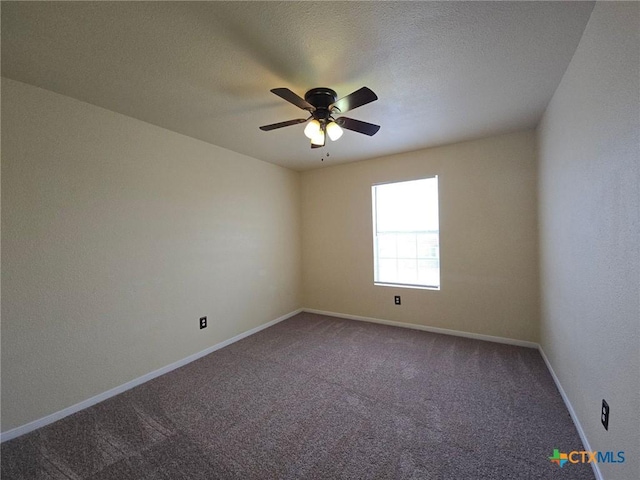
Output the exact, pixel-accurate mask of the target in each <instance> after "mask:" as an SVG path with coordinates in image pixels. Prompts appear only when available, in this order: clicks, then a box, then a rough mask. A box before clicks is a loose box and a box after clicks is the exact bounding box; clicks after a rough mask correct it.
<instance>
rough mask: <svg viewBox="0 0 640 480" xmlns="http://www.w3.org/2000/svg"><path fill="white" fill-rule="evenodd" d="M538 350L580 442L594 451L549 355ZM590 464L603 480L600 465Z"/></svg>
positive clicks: (599, 479)
mask: <svg viewBox="0 0 640 480" xmlns="http://www.w3.org/2000/svg"><path fill="white" fill-rule="evenodd" d="M538 350H539V351H540V355H542V359H543V360H544V363H545V364H546V365H547V369H548V370H549V373H550V374H551V377H552V378H553V381H554V382H555V384H556V387H557V388H558V391H559V392H560V396H561V397H562V400H563V401H564V404H565V406H566V407H567V410H569V415H571V420H573V424H574V425H575V426H576V429H577V430H578V435H580V440H582V444H583V445H584V449H585V450H588V451H592V450H591V445H589V440H587V435H586V434H585V433H584V430H583V429H582V425H581V424H580V420H578V416H577V415H576V412H575V410H574V409H573V405H571V402H570V401H569V397H567V394H566V393H565V391H564V388H562V384H561V383H560V380H559V379H558V376H557V375H556V372H554V371H553V367H552V366H551V363H550V362H549V359H548V358H547V355H546V354H545V353H544V350H543V349H542V346H540V345H538ZM590 463H591V468H592V469H593V473H594V474H595V476H596V479H597V480H603V477H602V472H600V467H598V464H597V463H596V462H590Z"/></svg>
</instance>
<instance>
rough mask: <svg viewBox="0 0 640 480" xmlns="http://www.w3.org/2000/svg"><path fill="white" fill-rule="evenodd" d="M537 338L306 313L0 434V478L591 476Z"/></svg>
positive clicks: (174, 479) (170, 479)
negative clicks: (575, 455) (463, 333)
mask: <svg viewBox="0 0 640 480" xmlns="http://www.w3.org/2000/svg"><path fill="white" fill-rule="evenodd" d="M554 448H557V449H559V450H560V451H562V452H569V451H572V450H583V449H584V448H583V446H582V443H581V441H580V438H579V436H578V434H577V432H576V429H575V427H574V425H573V423H572V421H571V418H570V416H569V413H568V411H567V409H566V408H565V406H564V404H563V402H562V399H561V397H560V394H559V393H558V391H557V389H556V387H555V385H554V383H553V380H552V378H551V376H550V374H549V372H548V371H547V369H546V367H545V365H544V362H543V360H542V358H541V357H540V354H539V353H538V352H537V351H536V350H533V349H528V348H522V347H515V346H510V345H502V344H497V343H489V342H482V341H478V340H471V339H466V338H460V337H453V336H446V335H438V334H433V333H427V332H420V331H416V330H409V329H403V328H396V327H390V326H384V325H376V324H369V323H364V322H358V321H352V320H342V319H337V318H332V317H325V316H321V315H314V314H309V313H301V314H299V315H297V316H295V317H292V318H290V319H288V320H285V321H284V322H281V323H279V324H277V325H274V326H273V327H271V328H268V329H266V330H263V331H261V332H259V333H257V334H255V335H252V336H251V337H248V338H246V339H244V340H241V341H239V342H236V343H234V344H232V345H230V346H228V347H226V348H223V349H221V350H218V351H217V352H214V353H212V354H211V355H208V356H206V357H203V358H202V359H200V360H198V361H195V362H193V363H191V364H189V365H186V366H185V367H182V368H180V369H177V370H174V371H173V372H170V373H168V374H166V375H163V376H162V377H158V378H157V379H155V380H152V381H150V382H147V383H145V384H144V385H141V386H139V387H137V388H134V389H132V390H129V391H127V392H125V393H123V394H121V395H118V396H116V397H113V398H111V399H109V400H106V401H104V402H102V403H100V404H98V405H95V406H93V407H91V408H88V409H86V410H83V411H81V412H79V413H76V414H74V415H72V416H69V417H67V418H65V419H63V420H60V421H58V422H56V423H54V424H52V425H49V426H47V427H44V428H42V429H40V430H37V431H35V432H32V433H29V434H27V435H24V436H22V437H19V438H16V439H14V440H11V441H9V442H5V443H4V444H2V458H1V471H0V475H1V478H2V479H3V480H14V479H15V480H18V479H20V480H22V479H28V480H33V479H36V480H40V479H43V480H44V479H46V480H49V479H65V480H69V479H74V480H77V479H83V480H84V479H91V480H108V479H109V480H126V479H135V480H164V479H166V480H179V479H207V480H210V479H218V478H219V479H243V480H244V479H446V480H449V479H485V478H486V479H517V478H521V479H528V480H530V479H545V480H548V479H569V478H571V479H593V478H594V475H593V473H592V470H591V467H590V466H589V465H586V464H585V465H583V464H566V465H565V466H564V467H562V468H560V467H559V466H558V465H555V464H552V463H551V462H550V461H549V459H548V457H549V456H551V455H552V453H553V449H554Z"/></svg>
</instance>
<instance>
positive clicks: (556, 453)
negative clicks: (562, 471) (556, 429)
mask: <svg viewBox="0 0 640 480" xmlns="http://www.w3.org/2000/svg"><path fill="white" fill-rule="evenodd" d="M549 460H551V463H557V464H558V465H560V468H562V467H563V466H564V464H565V463H567V462H568V461H569V456H568V455H567V454H566V453H560V450H558V449H557V448H554V449H553V455H552V456H551V457H549Z"/></svg>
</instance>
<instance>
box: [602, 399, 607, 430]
mask: <svg viewBox="0 0 640 480" xmlns="http://www.w3.org/2000/svg"><path fill="white" fill-rule="evenodd" d="M600 421H601V422H602V426H603V427H604V429H605V430H607V431H608V430H609V404H608V403H607V402H605V401H604V398H603V399H602V410H601V411H600Z"/></svg>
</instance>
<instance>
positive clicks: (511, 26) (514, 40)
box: [2, 1, 593, 170]
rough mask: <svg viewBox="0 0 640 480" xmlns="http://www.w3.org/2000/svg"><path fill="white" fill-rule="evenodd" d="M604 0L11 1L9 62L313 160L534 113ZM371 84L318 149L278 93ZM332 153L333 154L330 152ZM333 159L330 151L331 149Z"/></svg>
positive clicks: (518, 123) (292, 162)
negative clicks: (364, 130) (369, 131)
mask: <svg viewBox="0 0 640 480" xmlns="http://www.w3.org/2000/svg"><path fill="white" fill-rule="evenodd" d="M592 8H593V2H353V1H352V2H2V74H3V76H6V77H8V78H12V79H15V80H19V81H22V82H25V83H29V84H32V85H36V86H40V87H43V88H46V89H49V90H52V91H55V92H59V93H62V94H64V95H68V96H70V97H74V98H77V99H80V100H83V101H86V102H89V103H92V104H94V105H98V106H101V107H104V108H107V109H109V110H113V111H116V112H120V113H123V114H125V115H129V116H131V117H134V118H138V119H140V120H144V121H146V122H149V123H152V124H155V125H159V126H162V127H165V128H168V129H170V130H173V131H175V132H179V133H182V134H184V135H188V136H190V137H194V138H198V139H201V140H204V141H206V142H209V143H212V144H215V145H219V146H222V147H225V148H228V149H230V150H234V151H236V152H240V153H244V154H246V155H250V156H252V157H255V158H259V159H261V160H265V161H268V162H272V163H275V164H279V165H283V166H286V167H290V168H294V169H297V170H306V169H310V168H317V167H320V166H323V165H331V164H336V163H344V162H348V161H355V160H361V159H365V158H372V157H376V156H381V155H387V154H392V153H397V152H403V151H411V150H416V149H420V148H425V147H430V146H435V145H441V144H445V143H452V142H456V141H460V140H467V139H471V138H477V137H481V136H486V135H490V134H495V133H501V132H508V131H514V130H518V129H523V128H531V127H534V126H535V125H536V124H537V122H538V120H539V119H540V116H541V114H542V112H543V110H544V108H545V107H546V105H547V103H548V102H549V100H550V99H551V96H552V95H553V93H554V91H555V89H556V87H557V85H558V83H559V82H560V79H561V78H562V75H563V74H564V71H565V69H566V67H567V65H568V63H569V61H570V60H571V57H572V56H573V52H574V50H575V48H576V46H577V44H578V42H579V40H580V37H581V35H582V31H583V30H584V27H585V25H586V23H587V21H588V19H589V15H590V13H591V10H592ZM318 86H325V87H330V88H333V89H334V90H336V91H337V93H338V96H340V97H342V96H344V95H347V94H349V93H351V92H352V91H354V90H356V89H358V88H360V87H361V86H368V87H369V88H371V89H372V90H373V91H375V92H376V93H377V95H378V97H379V100H378V101H376V102H374V103H371V104H369V105H365V106H363V107H360V108H358V109H356V110H353V111H351V112H349V114H348V116H350V117H352V118H356V119H359V120H364V121H367V122H371V123H377V124H379V125H381V127H382V128H381V129H380V132H379V133H378V134H377V135H375V136H374V137H367V136H365V135H360V134H358V133H355V132H350V131H346V132H345V134H344V135H343V137H342V138H341V139H340V140H338V141H337V142H328V144H327V147H325V148H324V149H318V150H313V151H312V150H311V149H310V148H309V143H308V140H307V139H306V137H304V135H303V133H302V131H303V129H304V125H296V126H291V127H287V128H283V129H280V130H275V131H271V132H263V131H261V130H259V129H258V127H259V126H260V125H264V124H269V123H275V122H280V121H284V120H290V119H294V118H300V117H304V116H305V115H304V114H305V113H306V112H304V111H302V110H299V109H298V108H296V107H295V106H293V105H291V104H289V103H287V102H285V101H284V100H282V99H280V98H279V97H276V96H275V95H273V94H271V93H270V92H269V90H270V89H271V88H276V87H288V88H290V89H292V90H293V91H294V92H296V93H298V95H300V96H304V93H305V92H306V91H307V90H308V89H310V88H312V87H318ZM327 153H329V154H330V157H329V158H327V157H326V155H327ZM321 156H323V157H324V158H325V161H324V162H320V157H321Z"/></svg>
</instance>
